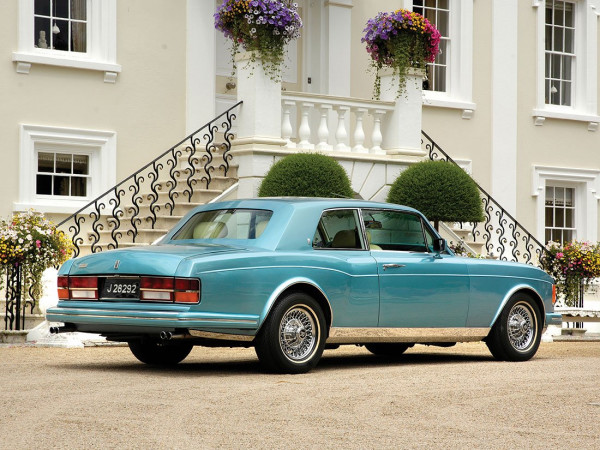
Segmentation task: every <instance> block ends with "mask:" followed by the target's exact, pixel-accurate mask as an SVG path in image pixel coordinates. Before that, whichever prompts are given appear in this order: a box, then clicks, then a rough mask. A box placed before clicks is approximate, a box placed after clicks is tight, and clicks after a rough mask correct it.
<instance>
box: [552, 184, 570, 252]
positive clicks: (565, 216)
mask: <svg viewBox="0 0 600 450" xmlns="http://www.w3.org/2000/svg"><path fill="white" fill-rule="evenodd" d="M545 214H546V220H545V230H546V233H545V242H549V241H556V242H560V243H561V244H562V243H565V242H569V241H572V240H574V239H575V238H576V230H577V229H576V227H575V188H573V187H564V186H551V185H547V186H546V208H545Z"/></svg>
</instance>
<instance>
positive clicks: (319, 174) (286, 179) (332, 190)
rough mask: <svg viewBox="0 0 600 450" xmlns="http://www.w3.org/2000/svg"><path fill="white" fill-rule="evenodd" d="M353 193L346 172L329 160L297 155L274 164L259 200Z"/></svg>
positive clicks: (336, 195) (341, 195)
mask: <svg viewBox="0 0 600 450" xmlns="http://www.w3.org/2000/svg"><path fill="white" fill-rule="evenodd" d="M353 195H354V192H353V191H352V188H351V187H350V179H349V178H348V175H347V174H346V171H345V170H344V168H343V167H342V166H340V165H339V164H338V163H337V161H336V160H335V159H333V158H331V157H329V156H325V155H320V154H316V153H296V154H294V155H289V156H286V157H285V158H283V159H281V160H279V161H277V162H276V163H275V164H273V167H271V169H270V170H269V172H268V173H267V175H266V176H265V178H264V179H263V181H262V183H261V185H260V188H259V190H258V196H259V197H346V198H352V197H353Z"/></svg>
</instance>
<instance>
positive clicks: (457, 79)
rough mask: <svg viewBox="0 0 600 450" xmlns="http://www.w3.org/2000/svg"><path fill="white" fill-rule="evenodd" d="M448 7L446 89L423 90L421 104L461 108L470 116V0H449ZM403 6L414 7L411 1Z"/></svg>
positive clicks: (472, 111)
mask: <svg viewBox="0 0 600 450" xmlns="http://www.w3.org/2000/svg"><path fill="white" fill-rule="evenodd" d="M448 2H449V8H450V35H449V39H450V55H448V62H447V64H448V68H447V70H446V88H447V89H446V91H445V92H435V91H423V94H424V98H423V106H434V107H439V108H454V109H462V110H463V112H462V117H463V119H470V118H471V117H473V113H474V111H475V109H476V104H475V103H474V102H473V39H474V36H473V0H448ZM404 7H405V8H406V9H409V10H411V11H412V10H413V1H412V0H405V2H404Z"/></svg>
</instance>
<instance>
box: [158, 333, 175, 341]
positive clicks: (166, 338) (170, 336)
mask: <svg viewBox="0 0 600 450" xmlns="http://www.w3.org/2000/svg"><path fill="white" fill-rule="evenodd" d="M159 336H160V339H161V341H170V340H171V339H173V333H171V332H170V331H161V332H160V335H159Z"/></svg>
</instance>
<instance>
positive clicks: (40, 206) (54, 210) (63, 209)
mask: <svg viewBox="0 0 600 450" xmlns="http://www.w3.org/2000/svg"><path fill="white" fill-rule="evenodd" d="M90 201H91V199H87V200H31V201H25V202H14V203H13V211H27V210H29V209H33V210H34V211H37V212H41V213H44V214H46V213H50V214H69V215H70V214H73V213H75V212H77V211H79V210H80V209H81V208H83V207H84V206H86V205H87V204H88V203H89V202H90Z"/></svg>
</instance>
